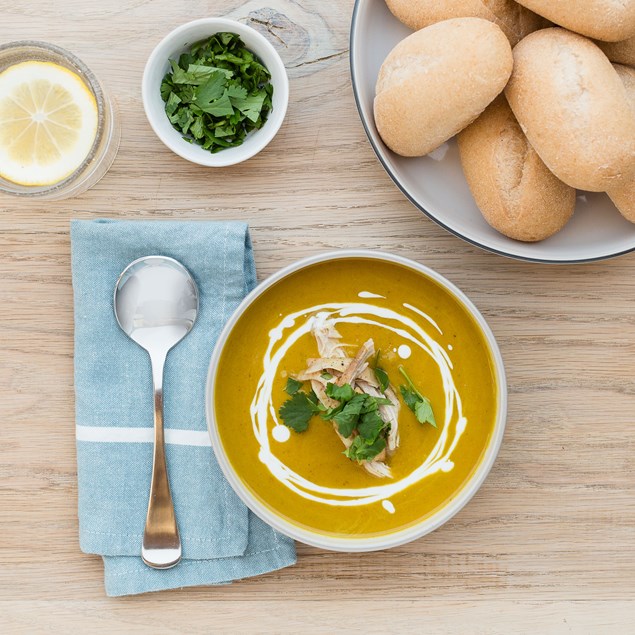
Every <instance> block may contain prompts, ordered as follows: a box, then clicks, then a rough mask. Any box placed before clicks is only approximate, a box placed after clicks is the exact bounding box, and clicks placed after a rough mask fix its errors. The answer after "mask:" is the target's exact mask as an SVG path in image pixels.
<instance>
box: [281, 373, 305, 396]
mask: <svg viewBox="0 0 635 635" xmlns="http://www.w3.org/2000/svg"><path fill="white" fill-rule="evenodd" d="M300 388H302V382H301V381H298V380H297V379H293V377H289V379H287V385H286V386H285V387H284V391H285V392H286V393H287V395H295V393H296V392H298V390H300Z"/></svg>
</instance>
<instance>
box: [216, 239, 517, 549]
mask: <svg viewBox="0 0 635 635" xmlns="http://www.w3.org/2000/svg"><path fill="white" fill-rule="evenodd" d="M341 258H346V259H349V258H361V259H369V258H371V259H376V260H382V261H387V262H391V263H396V264H398V265H401V266H403V267H407V268H409V269H412V270H414V271H416V272H417V273H419V274H421V275H422V276H425V277H427V278H429V279H431V280H433V281H435V282H436V283H438V284H439V285H440V286H441V287H443V288H444V289H445V290H446V291H447V292H448V293H449V294H450V295H452V296H453V297H454V298H455V299H456V300H457V301H458V302H459V303H460V304H461V305H462V306H463V307H464V308H465V309H466V310H467V311H468V313H469V314H470V315H471V316H472V318H473V319H474V320H475V321H476V323H477V324H478V325H479V327H480V329H481V331H482V333H483V335H484V336H485V339H486V341H487V344H488V347H489V350H490V353H491V355H492V359H493V361H494V366H495V375H496V382H497V388H498V391H497V393H498V395H497V411H496V412H497V413H496V422H495V424H494V431H493V433H492V436H491V438H490V440H489V444H488V446H487V449H486V450H485V454H484V456H483V458H482V459H481V462H480V464H479V465H478V467H477V468H476V470H475V471H474V473H473V474H472V476H471V477H470V479H469V480H468V481H466V482H465V483H464V484H463V486H462V487H461V488H460V489H459V490H458V491H457V492H456V494H455V496H454V497H453V498H452V501H451V502H450V503H449V504H448V505H446V506H445V507H443V508H442V509H440V510H439V511H437V512H436V513H435V514H433V515H432V516H430V517H428V518H426V519H424V520H422V521H421V522H419V523H418V524H415V525H413V526H411V527H408V528H407V529H403V530H400V531H395V532H393V533H390V534H387V535H383V536H379V537H377V536H375V537H369V538H341V537H334V536H328V535H325V534H322V533H320V532H317V531H310V530H307V529H305V528H302V527H299V526H298V525H295V524H293V523H291V522H289V521H288V520H286V519H284V518H283V517H281V516H279V515H278V514H276V513H275V512H274V511H272V510H271V509H270V508H269V507H267V506H266V505H264V504H263V503H262V502H260V501H259V500H258V499H257V498H256V497H255V496H254V495H253V494H252V493H251V492H250V491H249V489H248V488H247V487H246V486H245V484H244V483H243V481H242V480H241V478H240V476H239V474H237V473H236V471H235V470H234V468H233V466H232V465H231V463H230V461H229V459H228V458H227V455H226V453H225V449H224V447H223V443H222V441H221V438H220V435H219V432H218V428H217V426H216V419H215V414H214V384H215V383H216V370H217V368H218V362H219V360H220V356H221V354H222V352H223V348H224V346H225V343H226V341H227V338H228V336H229V334H230V333H231V331H232V329H233V328H234V326H235V324H236V322H237V321H238V319H239V318H240V316H241V315H242V314H243V313H244V312H245V310H246V309H247V308H248V307H249V306H250V305H251V304H252V302H254V300H255V299H256V298H258V297H259V296H261V295H263V294H266V293H267V290H268V289H269V288H271V287H272V286H273V285H275V284H277V283H279V282H280V281H281V280H283V279H284V278H285V277H287V276H289V275H290V274H292V273H294V272H296V271H299V270H300V269H304V268H306V267H310V266H311V265H314V264H316V263H319V262H325V261H329V260H337V259H341ZM206 414H207V426H208V429H209V434H210V438H211V441H212V447H213V448H214V453H215V454H216V459H217V460H218V463H219V465H220V467H221V469H222V471H223V473H224V474H225V477H226V478H227V480H228V482H229V484H230V485H231V486H232V488H233V489H234V491H235V492H236V494H238V496H239V497H240V498H241V499H242V501H243V502H244V503H245V505H247V507H249V509H251V511H252V512H254V514H256V515H257V516H259V517H260V518H262V520H264V521H265V522H266V523H268V524H269V525H270V526H271V527H273V528H274V529H277V530H278V531H280V532H281V533H283V534H285V535H287V536H290V537H291V538H294V539H295V540H299V541H300V542H304V543H306V544H308V545H313V546H314V547H320V548H322V549H330V550H332V551H351V552H357V551H377V550H380V549H389V548H391V547H396V546H398V545H402V544H404V543H407V542H411V541H412V540H416V539H417V538H420V537H421V536H424V535H425V534H427V533H430V532H431V531H434V530H435V529H437V528H438V527H440V526H441V525H443V524H444V523H445V522H447V521H448V520H449V519H450V518H452V516H454V515H455V514H456V513H457V512H458V511H459V510H460V509H461V508H462V507H463V506H464V505H465V504H466V503H467V502H468V501H469V500H470V499H471V498H472V496H474V494H475V493H476V491H477V490H478V488H479V487H480V486H481V485H482V483H483V481H484V480H485V477H486V476H487V474H488V472H489V471H490V469H491V467H492V465H493V464H494V460H495V458H496V455H497V454H498V450H499V448H500V445H501V442H502V440H503V432H504V430H505V420H506V416H507V383H506V379H505V369H504V366H503V359H502V357H501V354H500V351H499V349H498V345H497V344H496V340H495V339H494V335H493V334H492V331H491V330H490V328H489V326H488V325H487V322H486V321H485V318H483V316H482V315H481V314H480V313H479V311H478V309H477V308H476V307H475V306H474V305H473V304H472V302H470V300H469V299H468V298H467V296H466V295H465V294H464V293H463V292H462V291H461V290H460V289H458V288H457V287H455V286H454V285H453V284H452V283H451V282H450V281H448V280H446V279H445V278H444V277H443V276H441V275H439V274H438V273H436V272H435V271H433V270H432V269H429V268H428V267H425V266H424V265H421V264H419V263H417V262H414V261H413V260H408V259H407V258H402V257H400V256H395V255H393V254H388V253H383V252H376V251H366V250H352V249H343V250H340V251H334V252H329V253H325V254H320V255H317V256H312V257H310V258H305V259H304V260H300V261H298V262H296V263H294V264H292V265H289V266H288V267H285V268H284V269H281V270H280V271H278V273H275V274H274V275H272V276H271V277H270V278H268V279H267V280H265V281H264V282H262V283H261V284H259V285H258V286H257V287H256V288H255V289H254V290H253V291H252V292H251V293H250V294H249V295H248V296H247V297H246V298H245V299H244V300H243V301H242V302H241V304H240V305H239V306H238V308H237V309H236V311H235V312H234V314H233V315H232V316H231V317H230V318H229V321H228V322H227V324H226V325H225V327H224V328H223V330H222V331H221V333H220V335H219V337H218V341H217V342H216V346H215V348H214V352H213V353H212V359H211V362H210V366H209V372H208V375H207V390H206Z"/></svg>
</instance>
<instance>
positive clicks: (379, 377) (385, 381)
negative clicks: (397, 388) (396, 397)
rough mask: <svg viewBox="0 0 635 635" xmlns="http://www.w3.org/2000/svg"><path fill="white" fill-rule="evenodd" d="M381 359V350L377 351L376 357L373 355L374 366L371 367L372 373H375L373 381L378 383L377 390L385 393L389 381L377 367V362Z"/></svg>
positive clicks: (384, 372)
mask: <svg viewBox="0 0 635 635" xmlns="http://www.w3.org/2000/svg"><path fill="white" fill-rule="evenodd" d="M380 358H381V349H378V350H377V355H375V364H374V367H373V372H374V373H375V379H376V380H377V381H378V382H379V389H380V390H381V391H382V392H386V388H388V386H389V385H390V379H389V378H388V373H387V372H386V371H385V370H384V369H383V368H381V366H379V360H380Z"/></svg>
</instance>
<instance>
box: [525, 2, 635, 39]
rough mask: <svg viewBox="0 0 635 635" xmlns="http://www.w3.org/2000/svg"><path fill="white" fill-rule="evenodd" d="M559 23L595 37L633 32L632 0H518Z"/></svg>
mask: <svg viewBox="0 0 635 635" xmlns="http://www.w3.org/2000/svg"><path fill="white" fill-rule="evenodd" d="M517 2H518V3H520V4H522V5H523V6H525V7H527V8H528V9H531V10H532V11H534V12H535V13H538V14H539V15H542V16H544V17H545V18H547V20H551V21H552V22H555V23H556V24H559V25H560V26H563V27H566V28H567V29H569V30H571V31H575V32H576V33H581V34H582V35H586V36H588V37H592V38H595V39H596V40H605V41H607V42H617V41H619V40H625V39H627V38H630V37H632V36H633V35H635V0H517Z"/></svg>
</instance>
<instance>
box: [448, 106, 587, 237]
mask: <svg viewBox="0 0 635 635" xmlns="http://www.w3.org/2000/svg"><path fill="white" fill-rule="evenodd" d="M458 142H459V153H460V156H461V165H462V166H463V172H464V174H465V178H466V179H467V183H468V185H469V186H470V190H471V191H472V195H473V196H474V200H475V201H476V204H477V205H478V207H479V209H480V210H481V213H482V214H483V217H484V218H485V220H486V221H487V222H488V223H489V224H490V225H491V226H492V227H493V228H494V229H496V230H498V231H499V232H500V233H501V234H505V236H509V237H510V238H515V239H516V240H524V241H532V242H533V241H536V240H543V239H544V238H548V237H549V236H551V235H553V234H555V233H556V232H557V231H559V230H560V229H562V228H563V227H564V226H565V224H566V222H567V221H568V220H569V218H571V215H572V214H573V210H574V208H575V190H574V189H573V188H572V187H569V186H568V185H565V184H564V183H563V182H562V181H560V180H559V179H558V178H556V177H555V176H554V175H553V174H552V173H551V172H550V171H549V169H548V168H547V166H546V165H545V164H544V163H543V162H542V161H541V160H540V157H539V156H538V155H537V154H536V151H535V150H534V149H533V148H532V147H531V146H530V145H529V142H528V141H527V137H525V135H524V134H523V131H522V130H521V129H520V126H519V125H518V122H517V121H516V118H515V117H514V114H513V113H512V111H511V108H510V107H509V105H508V104H507V101H506V99H505V97H504V96H503V95H501V96H500V97H498V98H497V99H496V100H495V101H494V102H493V103H492V104H490V105H489V106H488V107H487V108H486V110H485V112H484V113H483V114H482V115H481V116H480V117H479V118H478V119H477V120H476V121H475V122H474V123H472V124H470V125H469V126H468V127H467V128H465V130H463V131H462V132H460V133H459V136H458Z"/></svg>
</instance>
